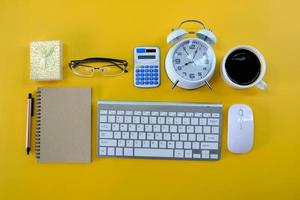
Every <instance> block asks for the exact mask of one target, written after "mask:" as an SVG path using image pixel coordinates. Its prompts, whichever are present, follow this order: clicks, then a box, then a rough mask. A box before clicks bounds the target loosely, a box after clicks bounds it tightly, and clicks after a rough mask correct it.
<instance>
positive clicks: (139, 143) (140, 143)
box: [134, 140, 142, 147]
mask: <svg viewBox="0 0 300 200" xmlns="http://www.w3.org/2000/svg"><path fill="white" fill-rule="evenodd" d="M134 147H142V141H141V140H135V141H134Z"/></svg>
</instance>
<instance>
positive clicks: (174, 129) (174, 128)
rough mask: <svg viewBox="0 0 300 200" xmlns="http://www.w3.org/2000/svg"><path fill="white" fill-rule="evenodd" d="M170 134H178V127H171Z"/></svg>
mask: <svg viewBox="0 0 300 200" xmlns="http://www.w3.org/2000/svg"><path fill="white" fill-rule="evenodd" d="M170 132H172V133H177V126H175V125H172V126H170Z"/></svg>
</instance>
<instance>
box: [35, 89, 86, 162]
mask: <svg viewBox="0 0 300 200" xmlns="http://www.w3.org/2000/svg"><path fill="white" fill-rule="evenodd" d="M36 99H37V100H36V101H37V102H36V111H37V120H36V121H37V124H36V158H37V160H38V161H39V162H72V163H82V162H83V163H88V162H91V88H50V87H42V88H38V90H37V95H36Z"/></svg>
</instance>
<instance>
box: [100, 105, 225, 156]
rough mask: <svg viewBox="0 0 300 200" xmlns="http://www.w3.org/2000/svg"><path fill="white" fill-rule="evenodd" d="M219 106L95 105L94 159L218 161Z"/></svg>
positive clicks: (220, 108) (219, 141)
mask: <svg viewBox="0 0 300 200" xmlns="http://www.w3.org/2000/svg"><path fill="white" fill-rule="evenodd" d="M221 124H222V105H221V104H198V103H175V102H174V103H170V102H127V101H98V133H99V134H98V137H99V138H98V156H99V157H136V158H164V159H192V160H218V159H220V150H221Z"/></svg>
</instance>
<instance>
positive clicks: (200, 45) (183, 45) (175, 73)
mask: <svg viewBox="0 0 300 200" xmlns="http://www.w3.org/2000/svg"><path fill="white" fill-rule="evenodd" d="M188 22H190V23H191V22H192V23H198V24H201V26H202V29H200V30H199V31H197V32H191V31H190V32H187V31H185V30H184V29H182V28H181V26H182V25H183V24H185V23H188ZM188 34H195V35H196V37H189V38H186V39H183V37H184V36H186V35H188ZM167 42H168V44H175V43H176V44H175V45H174V46H173V47H172V48H171V49H170V50H169V52H168V54H167V57H166V61H165V67H166V72H167V74H168V77H169V79H170V80H171V81H172V82H173V83H174V86H173V88H175V87H176V86H179V87H181V88H184V89H195V88H198V87H201V86H203V85H204V84H206V85H207V86H208V87H209V88H210V89H212V88H211V86H210V84H209V82H208V81H209V80H210V79H211V78H212V76H213V74H214V71H215V66H216V56H215V53H214V50H213V48H212V47H211V46H212V45H214V44H215V43H216V36H215V35H214V34H213V33H212V32H211V31H210V30H208V29H206V28H205V26H204V24H203V23H202V22H201V21H198V20H186V21H183V22H181V23H180V25H179V26H178V28H176V29H175V30H173V31H172V33H170V34H169V35H168V38H167Z"/></svg>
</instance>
